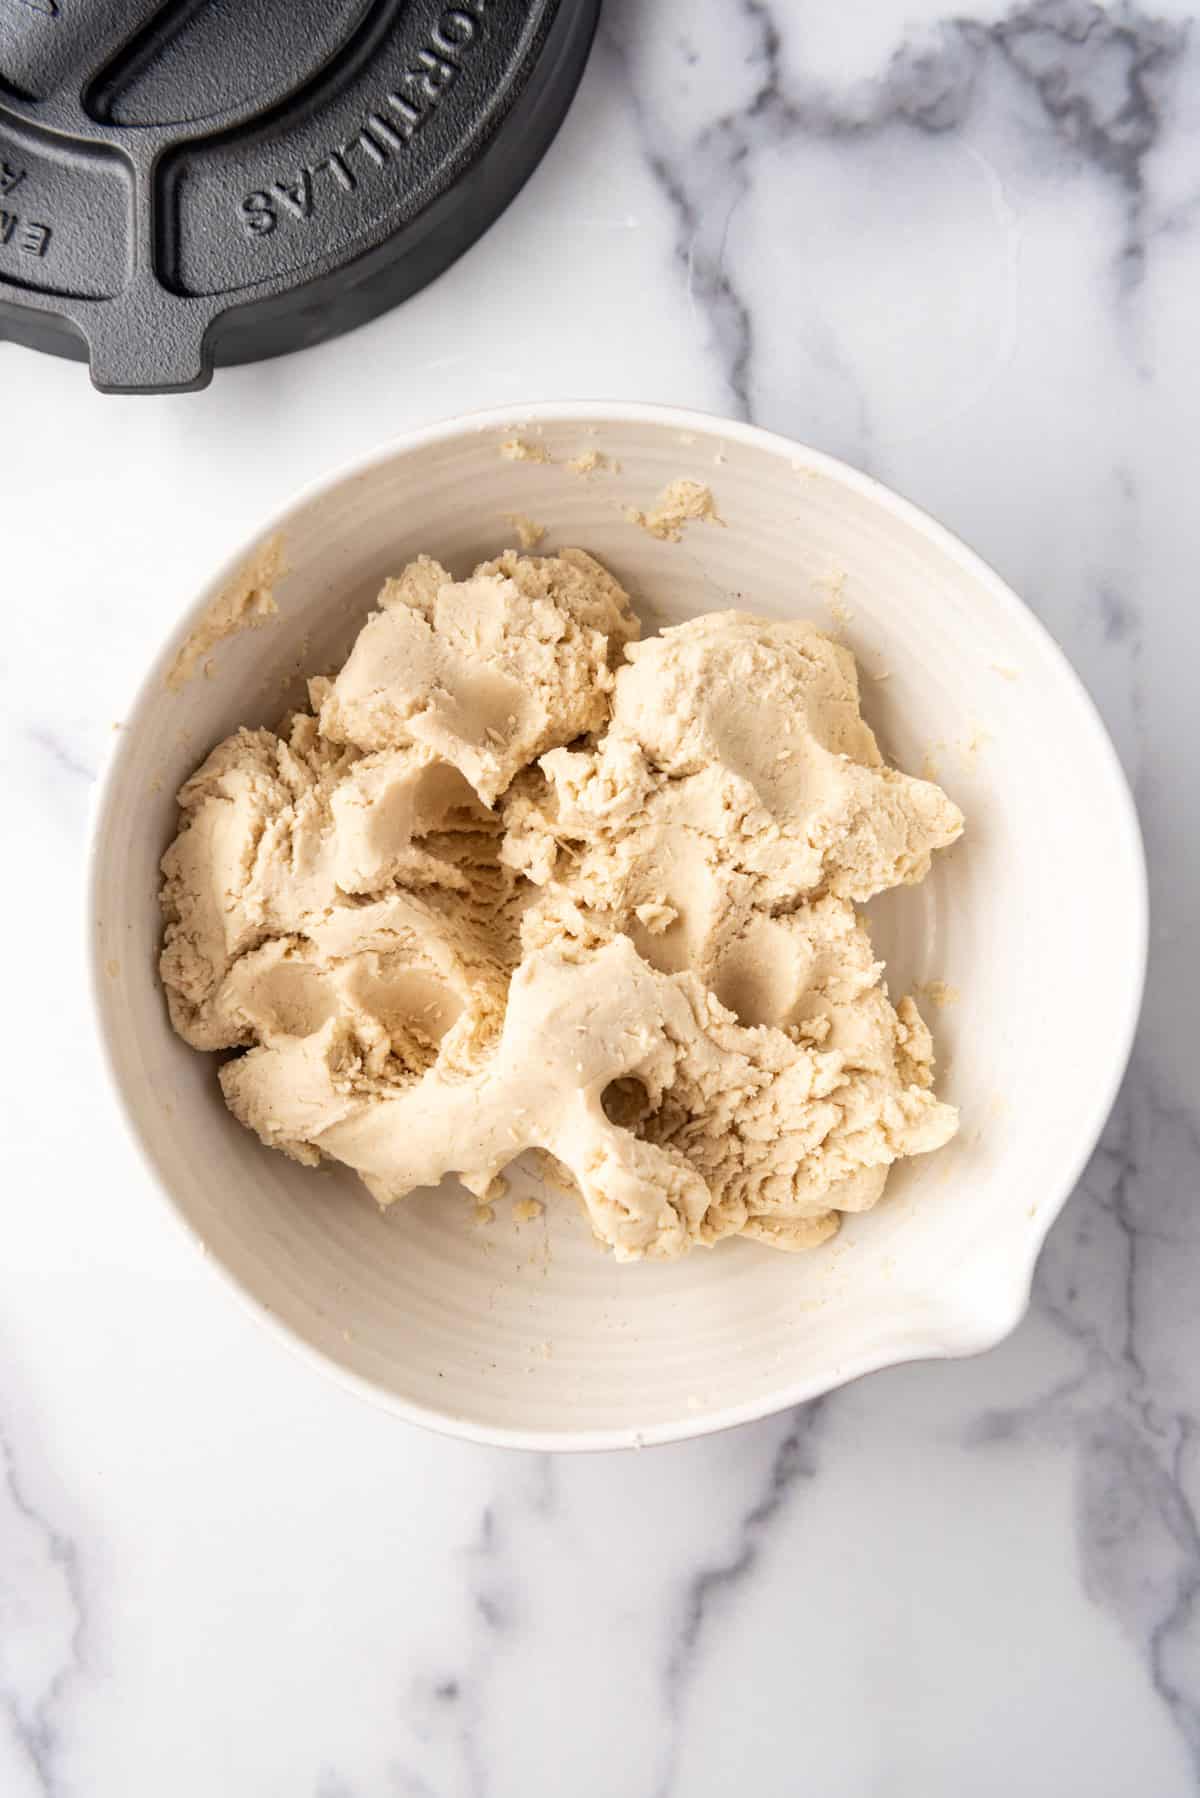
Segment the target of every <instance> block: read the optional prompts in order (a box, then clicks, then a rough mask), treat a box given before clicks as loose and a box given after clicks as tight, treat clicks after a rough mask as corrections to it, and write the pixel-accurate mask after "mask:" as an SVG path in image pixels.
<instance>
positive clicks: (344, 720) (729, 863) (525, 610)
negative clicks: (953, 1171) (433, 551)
mask: <svg viewBox="0 0 1200 1798" xmlns="http://www.w3.org/2000/svg"><path fill="white" fill-rule="evenodd" d="M637 631H638V626H637V620H636V618H635V616H634V613H633V611H632V608H631V606H630V603H629V600H628V597H627V595H626V594H625V593H624V592H623V591H622V590H621V588H620V587H619V586H618V584H617V583H616V581H615V580H614V579H613V578H612V576H611V575H610V574H608V572H607V571H606V570H605V569H603V568H602V567H601V566H600V564H599V563H597V562H595V561H594V560H593V559H592V558H591V557H590V556H587V555H585V554H584V553H583V552H582V551H579V550H565V551H564V552H563V553H562V555H561V556H554V557H544V558H537V557H531V556H519V555H517V554H515V553H511V552H510V553H508V554H506V555H504V556H501V557H500V558H498V559H497V560H496V561H494V562H490V563H485V564H483V565H482V566H481V567H480V568H478V569H476V571H475V572H474V574H473V575H471V576H470V578H469V579H467V580H464V581H454V580H453V579H452V578H451V576H450V575H449V574H448V573H447V571H446V570H445V569H444V568H442V567H440V566H439V565H438V564H437V563H436V562H433V561H431V560H429V559H428V558H422V559H421V560H419V561H418V562H416V563H413V564H412V565H411V566H410V567H408V568H407V569H405V570H404V572H403V574H402V575H401V576H400V577H399V579H398V580H395V581H390V582H388V584H387V585H386V586H385V588H384V590H383V592H382V594H381V596H380V602H379V609H378V611H376V612H375V613H373V614H372V615H371V617H370V618H369V619H368V620H367V623H366V624H365V625H364V627H363V630H362V632H361V633H360V635H359V637H358V639H357V642H356V643H355V645H354V648H353V649H352V651H351V653H350V656H349V658H348V660H347V662H346V664H345V666H344V667H343V668H342V669H341V670H340V672H338V673H337V674H336V676H334V677H333V678H329V679H325V678H321V679H316V680H314V681H312V682H311V683H310V697H311V704H312V712H311V713H304V714H298V715H295V716H293V717H292V718H291V719H289V720H288V721H287V722H286V724H285V726H284V728H283V729H281V731H280V732H278V733H276V732H273V731H269V730H242V731H239V732H237V733H236V734H235V735H234V736H232V737H230V738H228V739H227V740H226V741H225V742H224V743H222V744H220V745H219V746H218V747H217V748H216V749H215V750H214V751H213V752H212V754H211V755H210V756H209V757H208V758H207V760H206V761H205V762H204V764H203V765H202V766H201V767H200V768H199V769H198V770H197V772H196V773H195V774H194V775H193V776H192V777H191V779H190V780H189V781H188V782H187V783H186V784H185V785H184V787H183V788H182V790H181V792H180V795H179V803H180V811H181V818H180V830H179V834H178V836H177V837H176V839H175V842H174V843H173V844H172V846H171V848H170V849H169V850H168V852H167V854H166V856H165V857H164V860H163V888H162V900H163V907H164V913H165V917H166V933H165V943H164V949H163V955H162V964H161V966H162V975H163V981H164V984H165V987H166V990H167V997H168V1003H169V1005H170V1011H171V1018H172V1021H173V1023H174V1025H175V1027H176V1029H177V1030H178V1031H179V1032H180V1034H181V1035H182V1036H184V1037H185V1038H186V1040H187V1041H188V1042H190V1043H192V1044H193V1045H194V1046H195V1047H197V1048H201V1049H224V1050H235V1051H241V1053H238V1054H235V1055H234V1056H233V1057H232V1058H231V1059H229V1060H227V1061H226V1062H225V1064H224V1066H223V1067H222V1069H221V1075H220V1077H221V1085H222V1088H223V1090H224V1093H225V1097H226V1100H227V1102H228V1104H229V1106H230V1109H231V1110H232V1111H233V1112H234V1115H235V1116H236V1117H238V1118H239V1119H240V1120H241V1121H242V1122H243V1123H244V1124H246V1125H247V1126H248V1127H249V1128H251V1129H253V1130H255V1131H257V1133H258V1134H259V1136H260V1137H261V1138H262V1140H263V1141H264V1142H266V1143H268V1144H269V1145H270V1146H272V1147H275V1148H278V1149H281V1150H282V1151H284V1152H285V1153H287V1154H289V1155H292V1156H294V1157H295V1158H297V1159H298V1160H300V1161H303V1162H308V1163H315V1162H317V1161H319V1160H320V1159H321V1157H322V1156H330V1157H332V1158H334V1159H336V1160H339V1161H342V1162H344V1163H346V1164H347V1165H348V1166H350V1167H353V1168H355V1169H356V1170H357V1171H358V1172H359V1174H360V1175H361V1177H362V1178H363V1180H364V1182H365V1183H366V1185H367V1186H368V1188H369V1189H370V1191H371V1192H372V1193H373V1194H374V1195H375V1196H376V1198H377V1199H378V1200H379V1201H380V1203H382V1204H391V1203H392V1202H394V1201H395V1200H397V1199H400V1198H403V1197H404V1196H405V1195H406V1194H407V1193H409V1192H411V1191H412V1190H413V1189H414V1188H416V1187H421V1186H428V1185H431V1184H436V1183H437V1182H438V1181H439V1180H441V1179H442V1177H443V1176H444V1175H445V1174H447V1173H457V1174H458V1175H459V1177H460V1178H461V1179H462V1181H463V1182H464V1184H465V1185H466V1186H467V1187H468V1188H469V1189H470V1190H471V1191H472V1192H474V1193H475V1194H476V1195H477V1196H479V1197H480V1198H481V1199H486V1198H488V1197H490V1196H492V1194H493V1193H494V1192H495V1191H496V1190H497V1186H498V1182H499V1179H500V1176H501V1174H502V1171H503V1169H504V1168H505V1167H506V1166H507V1165H508V1163H509V1162H510V1161H512V1160H513V1159H514V1158H515V1157H516V1156H518V1155H520V1154H521V1153H522V1152H523V1151H526V1150H531V1149H532V1150H537V1151H539V1152H540V1153H541V1154H542V1155H543V1156H545V1157H548V1158H549V1160H550V1162H551V1163H552V1164H553V1166H554V1167H555V1169H556V1170H557V1172H558V1173H559V1174H560V1175H561V1176H564V1177H565V1178H566V1180H567V1182H568V1184H570V1185H571V1186H573V1187H574V1189H575V1190H576V1191H577V1193H578V1194H579V1197H580V1199H581V1200H582V1203H583V1205H584V1207H585V1209H586V1213H587V1216H588V1218H589V1220H590V1222H591V1226H592V1229H593V1231H594V1232H595V1234H596V1236H597V1237H598V1238H599V1239H600V1240H601V1241H602V1242H603V1243H605V1244H607V1245H608V1246H609V1247H610V1248H611V1250H612V1251H613V1253H614V1254H615V1255H616V1257H617V1258H618V1259H619V1260H634V1259H638V1258H640V1257H642V1256H656V1257H670V1256H676V1255H679V1254H682V1253H684V1252H685V1251H686V1250H688V1249H690V1248H691V1247H693V1246H694V1245H697V1244H702V1245H710V1244H712V1243H715V1242H717V1241H719V1240H720V1239H721V1238H723V1237H725V1236H730V1235H743V1236H748V1237H752V1238H754V1239H755V1240H757V1241H759V1242H762V1243H765V1244H768V1245H770V1246H772V1247H775V1248H783V1249H800V1248H808V1247H811V1246H813V1245H814V1244H816V1243H818V1242H821V1241H823V1240H824V1239H825V1238H826V1237H828V1236H829V1235H830V1234H831V1233H832V1232H833V1231H834V1230H835V1229H836V1227H837V1223H838V1220H839V1217H840V1215H841V1214H842V1213H843V1212H849V1211H859V1210H864V1209H866V1208H868V1207H869V1206H871V1205H873V1204H874V1203H875V1202H876V1201H877V1199H878V1198H879V1196H880V1194H881V1193H882V1191H883V1188H884V1183H885V1181H886V1178H887V1171H888V1168H889V1167H890V1165H891V1164H892V1163H893V1162H894V1161H895V1160H896V1159H898V1158H899V1157H901V1156H906V1155H914V1154H921V1153H925V1152H927V1151H929V1150H932V1149H936V1148H938V1147H940V1146H941V1144H943V1143H944V1142H945V1141H947V1139H948V1138H949V1137H950V1136H951V1135H952V1134H953V1132H954V1130H955V1128H956V1124H957V1118H956V1114H955V1112H954V1110H953V1109H952V1108H951V1107H950V1106H948V1105H945V1104H943V1103H941V1102H940V1101H939V1100H938V1099H937V1098H936V1097H935V1096H934V1093H933V1090H932V1088H933V1050H932V1043H931V1040H930V1035H929V1032H928V1030H927V1029H926V1027H925V1024H924V1023H923V1021H922V1019H921V1017H920V1014H919V1012H918V1010H917V1007H916V1005H915V1003H914V1002H913V1000H912V999H903V1000H901V1002H900V1004H899V1005H898V1006H896V1007H893V1006H892V1004H891V1002H890V1000H889V998H888V995H887V991H886V987H885V986H884V984H883V980H882V972H883V970H882V967H881V965H880V964H879V963H878V962H877V961H876V960H875V958H874V955H873V953H872V950H871V945H870V941H869V939H868V937H867V935H866V932H865V930H864V929H863V927H862V924H861V922H860V921H859V919H858V917H857V916H856V913H855V905H856V903H859V902H862V901H864V900H866V899H867V898H869V897H870V896H871V895H872V894H874V893H877V892H880V891H882V890H883V889H884V888H886V887H890V886H895V885H898V884H901V883H903V882H911V881H916V880H919V879H921V878H922V876H923V875H924V874H925V872H926V871H927V870H928V867H929V862H930V857H931V855H932V854H933V853H934V852H935V851H936V850H938V849H940V848H943V847H945V846H946V845H948V844H949V843H951V842H953V841H954V839H955V838H956V837H957V836H958V835H959V833H960V831H961V829H962V817H961V814H960V813H959V812H958V810H957V808H956V807H955V806H954V805H953V803H952V802H951V801H950V800H949V799H948V798H947V797H946V795H945V794H944V793H943V792H942V791H941V790H940V788H938V787H936V786H934V785H933V784H931V783H930V782H927V781H920V780H914V779H911V778H910V777H909V776H907V775H904V774H901V773H899V772H897V771H896V770H895V769H892V768H889V767H888V766H887V765H886V764H885V763H884V761H883V758H882V757H881V755H880V753H879V750H878V747H877V745H876V743H875V739H874V737H873V736H872V734H871V732H870V730H869V729H868V727H867V725H866V724H865V723H864V722H863V719H862V717H861V714H860V711H859V704H858V682H857V673H856V670H855V666H854V661H853V658H852V656H851V655H850V653H849V652H848V651H847V650H846V649H844V648H843V647H841V646H840V645H839V644H836V643H834V642H833V641H832V640H831V639H829V638H828V637H826V636H824V635H823V634H822V633H821V632H820V631H818V630H817V629H815V627H813V626H811V625H805V624H777V623H770V622H768V621H766V620H763V619H760V618H755V617H752V616H750V615H747V614H743V613H734V612H729V613H719V614H715V615H710V616H707V617H702V618H698V619H696V620H694V621H693V622H691V623H689V624H685V625H681V626H679V627H677V628H675V629H673V630H668V631H665V632H663V634H662V635H661V636H659V637H656V638H651V639H649V640H648V641H646V642H642V643H639V642H637V641H635V639H636V637H637Z"/></svg>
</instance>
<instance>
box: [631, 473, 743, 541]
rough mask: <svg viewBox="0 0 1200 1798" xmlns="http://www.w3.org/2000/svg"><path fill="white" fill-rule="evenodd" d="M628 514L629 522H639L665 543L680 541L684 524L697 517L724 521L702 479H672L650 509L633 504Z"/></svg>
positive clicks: (707, 521) (709, 520) (710, 491)
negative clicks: (639, 508) (645, 510)
mask: <svg viewBox="0 0 1200 1798" xmlns="http://www.w3.org/2000/svg"><path fill="white" fill-rule="evenodd" d="M625 516H626V518H627V519H628V520H629V522H630V524H636V525H640V526H641V528H642V530H644V531H647V532H648V533H649V535H650V536H651V537H657V538H658V539H659V541H660V542H662V543H678V542H679V541H680V539H681V538H682V536H683V527H684V525H685V524H689V523H691V522H693V521H695V520H700V521H702V522H704V523H706V524H723V523H724V519H722V518H720V517H718V515H717V507H716V501H715V500H714V499H713V496H712V489H711V488H709V487H705V486H703V485H702V484H701V483H700V482H699V481H672V482H671V483H670V485H669V486H667V487H664V488H663V490H662V492H661V493H660V494H659V496H658V498H657V499H656V500H655V502H654V504H653V506H652V507H651V509H650V510H649V511H648V512H640V511H639V510H638V509H637V507H636V506H630V507H628V508H627V510H626V513H625Z"/></svg>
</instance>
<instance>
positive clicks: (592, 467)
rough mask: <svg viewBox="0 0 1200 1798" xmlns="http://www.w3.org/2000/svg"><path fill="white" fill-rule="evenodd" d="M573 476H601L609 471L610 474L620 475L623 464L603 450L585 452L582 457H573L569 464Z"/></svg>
mask: <svg viewBox="0 0 1200 1798" xmlns="http://www.w3.org/2000/svg"><path fill="white" fill-rule="evenodd" d="M567 467H568V468H569V469H570V471H571V473H572V474H599V473H600V472H601V471H602V470H607V471H608V472H609V473H610V474H620V472H621V464H620V463H619V462H614V461H613V459H612V457H611V456H606V455H605V454H604V452H603V450H596V449H590V450H584V452H583V454H582V455H581V456H573V457H572V458H571V460H570V461H569V462H568V463H567Z"/></svg>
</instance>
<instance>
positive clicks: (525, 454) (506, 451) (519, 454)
mask: <svg viewBox="0 0 1200 1798" xmlns="http://www.w3.org/2000/svg"><path fill="white" fill-rule="evenodd" d="M500 454H501V455H502V456H503V457H504V458H505V460H506V461H509V462H549V461H550V460H551V456H550V452H549V450H548V449H546V448H545V446H544V445H543V444H540V443H529V442H528V441H527V440H526V439H525V438H524V437H508V438H506V439H505V441H504V442H503V443H502V444H501V445H500Z"/></svg>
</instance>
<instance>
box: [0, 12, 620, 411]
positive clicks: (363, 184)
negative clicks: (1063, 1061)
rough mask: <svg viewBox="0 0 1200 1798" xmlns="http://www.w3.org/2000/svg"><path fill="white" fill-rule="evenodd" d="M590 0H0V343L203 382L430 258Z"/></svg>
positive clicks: (568, 84) (151, 381)
mask: <svg viewBox="0 0 1200 1798" xmlns="http://www.w3.org/2000/svg"><path fill="white" fill-rule="evenodd" d="M598 5H599V0H455V3H453V4H448V3H447V0H0V339H3V338H9V339H11V340H12V341H13V342H16V343H21V344H26V345H28V346H30V347H32V348H34V349H39V350H48V351H50V352H52V353H53V354H55V355H59V356H70V357H74V358H75V359H77V360H81V361H82V360H86V361H88V362H90V364H91V372H92V379H93V381H94V382H95V383H96V385H97V386H98V387H100V388H102V389H104V390H105V391H106V392H137V393H165V392H172V391H186V390H190V389H194V388H198V387H203V386H205V385H206V384H207V382H208V381H209V379H210V377H211V374H212V369H213V367H214V366H215V365H219V364H222V363H225V364H228V363H236V362H250V361H255V360H257V359H259V358H261V357H265V356H277V355H280V354H282V353H283V352H284V351H287V350H295V349H300V348H302V347H304V346H305V345H307V344H313V343H319V342H320V341H321V340H322V339H324V338H326V337H331V336H334V335H335V334H336V333H338V332H340V331H348V330H350V329H352V328H353V327H354V326H355V325H359V324H363V323H364V322H365V321H366V320H367V319H370V318H373V317H374V316H375V315H376V314H377V313H379V312H382V311H384V310H385V309H386V308H387V307H389V306H394V305H395V304H396V303H397V301H399V300H402V299H405V298H407V297H408V295H410V294H412V293H415V292H416V290H417V289H418V288H420V287H423V286H425V285H426V283H427V282H429V281H432V280H433V278H434V277H435V276H436V275H439V274H440V273H441V272H442V270H443V269H445V268H446V267H447V266H448V264H449V263H451V262H452V261H453V260H454V259H455V257H457V256H459V255H461V253H462V252H463V251H464V250H465V249H467V248H468V246H469V245H470V244H472V243H473V242H474V241H475V239H476V238H477V237H479V236H480V234H481V233H482V232H483V231H485V230H486V229H487V227H488V226H489V225H490V224H491V223H492V222H493V220H494V219H495V218H496V217H497V216H498V214H499V213H500V212H501V211H502V210H503V209H504V207H505V206H507V204H508V203H509V201H510V200H511V199H512V198H513V197H514V195H515V194H516V193H517V192H518V191H519V189H520V188H521V186H522V185H523V184H524V182H525V181H526V180H527V179H528V177H529V175H530V174H531V173H532V171H533V169H534V168H535V167H536V165H537V163H538V161H539V160H540V158H541V156H542V155H543V153H544V152H545V150H546V148H547V146H548V145H549V143H550V141H551V139H552V138H553V136H554V134H555V132H556V131H557V129H558V127H559V125H560V123H561V122H562V119H563V116H564V115H565V113H566V110H567V107H568V106H569V104H570V102H571V98H572V96H573V94H574V92H575V88H576V86H577V84H578V82H579V78H580V76H581V74H582V73H583V67H584V63H585V61H586V59H587V53H588V49H589V46H590V44H591V39H592V35H593V32H594V30H595V24H596V15H597V11H598Z"/></svg>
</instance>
